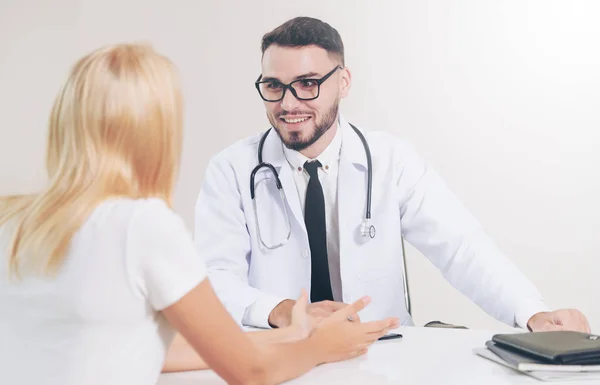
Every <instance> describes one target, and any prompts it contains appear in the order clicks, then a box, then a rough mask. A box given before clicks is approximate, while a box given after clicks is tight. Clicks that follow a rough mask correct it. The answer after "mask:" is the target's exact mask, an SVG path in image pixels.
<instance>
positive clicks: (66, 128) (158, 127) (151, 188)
mask: <svg viewBox="0 0 600 385" xmlns="http://www.w3.org/2000/svg"><path fill="white" fill-rule="evenodd" d="M182 115H183V112H182V97H181V89H180V84H179V79H178V75H177V73H176V70H175V68H174V65H173V64H172V63H171V62H170V61H169V60H168V59H167V58H165V57H164V56H162V55H160V54H158V53H156V52H155V51H154V50H153V49H152V48H151V47H150V46H146V45H137V44H122V45H113V46H107V47H103V48H100V49H98V50H96V51H94V52H92V53H90V54H88V55H86V56H85V57H83V58H81V59H80V60H79V61H78V62H77V63H76V64H75V66H74V67H73V68H72V70H71V73H70V75H69V77H68V79H67V81H66V83H65V84H64V86H63V87H62V89H61V90H60V92H59V94H58V96H57V98H56V100H55V102H54V106H53V108H52V112H51V115H50V121H49V136H48V147H47V157H46V166H47V171H48V178H49V184H48V187H47V188H45V189H44V190H43V191H42V192H41V193H39V194H35V195H23V196H13V197H4V198H0V225H3V224H6V223H7V222H8V221H9V220H11V219H15V221H14V223H13V221H11V224H14V236H13V239H12V241H11V244H10V246H9V250H8V255H9V267H10V271H11V272H12V273H16V274H17V275H19V269H20V266H21V265H22V264H23V263H24V262H28V263H29V264H31V266H32V267H34V268H35V269H37V270H38V271H41V272H43V273H52V272H55V271H56V270H57V269H58V268H59V267H60V266H61V265H62V262H63V260H64V258H65V255H66V253H67V251H68V248H69V244H70V242H71V239H72V238H73V236H74V234H75V233H76V232H77V231H78V230H79V228H80V227H81V226H82V225H83V223H84V222H85V221H86V219H87V218H88V217H89V215H90V214H91V213H92V211H93V210H94V209H95V207H96V206H97V205H98V204H99V203H101V202H102V201H104V200H106V199H107V198H110V197H129V198H133V199H138V198H148V197H158V198H161V199H164V200H165V201H166V202H167V203H168V204H169V205H171V202H172V194H173V189H174V185H175V181H176V179H177V173H178V169H179V161H180V155H181V145H182V143H181V142H182ZM11 227H13V226H11Z"/></svg>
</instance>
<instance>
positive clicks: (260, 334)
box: [163, 326, 308, 373]
mask: <svg viewBox="0 0 600 385" xmlns="http://www.w3.org/2000/svg"><path fill="white" fill-rule="evenodd" d="M247 335H248V337H249V338H250V339H252V341H254V342H255V343H256V344H258V345H261V344H273V343H283V342H293V341H298V340H301V339H303V338H306V337H308V335H307V333H306V331H305V330H303V329H302V328H300V327H296V326H290V327H286V328H281V329H271V330H260V331H250V332H247ZM205 369H208V365H206V362H204V360H203V359H202V357H200V355H199V354H198V353H197V352H196V350H195V349H194V348H193V347H192V346H191V345H190V344H189V343H188V342H187V341H186V339H185V338H183V336H182V335H181V334H180V333H177V335H176V336H175V338H174V339H173V342H172V343H171V346H170V347H169V351H168V352H167V357H166V359H165V364H164V366H163V373H169V372H185V371H192V370H205Z"/></svg>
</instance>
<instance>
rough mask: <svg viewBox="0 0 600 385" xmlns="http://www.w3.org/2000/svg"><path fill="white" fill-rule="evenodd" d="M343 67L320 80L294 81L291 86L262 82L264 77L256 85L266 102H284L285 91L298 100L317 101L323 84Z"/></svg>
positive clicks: (274, 82) (336, 68)
mask: <svg viewBox="0 0 600 385" xmlns="http://www.w3.org/2000/svg"><path fill="white" fill-rule="evenodd" d="M338 69H342V66H339V65H338V66H336V67H335V68H334V69H332V70H331V71H329V72H328V73H327V74H326V75H325V76H323V77H322V78H320V79H312V78H303V79H298V80H294V81H293V82H291V83H289V84H283V83H282V82H280V81H277V80H262V81H261V80H260V79H262V75H260V76H259V77H258V79H256V82H255V83H254V85H255V86H256V89H257V90H258V94H259V95H260V97H261V98H262V99H263V100H264V101H265V102H278V101H280V100H283V97H284V96H285V91H286V90H287V89H289V90H290V92H291V93H292V95H294V97H295V98H296V99H298V100H315V99H316V98H318V97H319V94H320V93H321V84H323V83H324V82H325V80H327V79H329V77H330V76H331V75H333V73H334V72H335V71H337V70H338Z"/></svg>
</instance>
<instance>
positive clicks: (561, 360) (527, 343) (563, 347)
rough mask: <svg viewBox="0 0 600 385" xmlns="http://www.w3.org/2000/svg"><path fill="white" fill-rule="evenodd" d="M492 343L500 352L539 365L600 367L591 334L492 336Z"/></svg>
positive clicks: (599, 342) (598, 340)
mask: <svg viewBox="0 0 600 385" xmlns="http://www.w3.org/2000/svg"><path fill="white" fill-rule="evenodd" d="M492 341H493V342H494V343H495V344H496V346H498V347H500V348H502V349H504V350H509V351H513V352H515V353H519V354H521V355H524V356H529V357H531V358H533V359H535V360H537V361H539V362H540V363H549V364H558V365H600V337H599V336H597V335H594V334H588V333H580V332H572V331H551V332H534V333H516V334H496V335H494V336H493V337H492Z"/></svg>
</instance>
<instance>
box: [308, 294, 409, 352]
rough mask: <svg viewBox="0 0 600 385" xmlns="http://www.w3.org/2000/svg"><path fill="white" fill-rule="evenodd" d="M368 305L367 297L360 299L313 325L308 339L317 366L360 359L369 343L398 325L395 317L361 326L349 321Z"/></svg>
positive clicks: (368, 299) (358, 323)
mask: <svg viewBox="0 0 600 385" xmlns="http://www.w3.org/2000/svg"><path fill="white" fill-rule="evenodd" d="M369 303H370V298H369V297H363V298H361V299H360V300H358V301H356V302H355V303H353V304H352V305H348V306H346V307H345V308H343V309H341V310H338V311H336V312H335V313H333V314H332V315H330V316H329V317H327V318H325V319H324V320H323V321H321V322H320V323H319V325H318V326H316V328H315V329H314V330H313V331H312V333H311V335H310V337H309V340H311V341H312V342H313V345H314V349H315V354H317V355H318V357H319V358H320V361H321V363H325V362H335V361H343V360H347V359H350V358H354V357H358V356H361V355H363V354H365V353H366V352H367V351H368V348H369V346H370V345H371V344H373V343H374V342H375V341H377V340H378V339H379V338H380V337H383V336H384V335H386V334H387V333H388V331H389V330H390V329H395V328H397V327H398V326H399V320H398V318H395V317H390V318H386V319H384V320H381V321H372V322H365V323H360V322H351V321H350V320H349V319H351V316H352V315H353V314H357V313H358V312H359V311H361V310H362V309H364V308H365V307H366V306H367V305H368V304H369Z"/></svg>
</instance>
